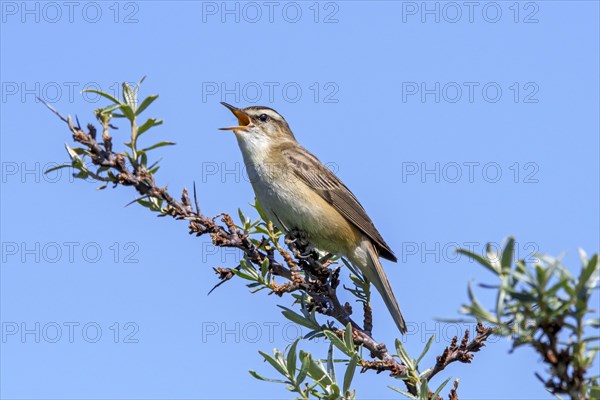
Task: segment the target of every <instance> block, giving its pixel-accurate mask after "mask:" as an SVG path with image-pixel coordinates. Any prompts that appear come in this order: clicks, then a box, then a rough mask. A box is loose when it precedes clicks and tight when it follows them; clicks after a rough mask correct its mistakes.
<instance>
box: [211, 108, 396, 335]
mask: <svg viewBox="0 0 600 400" xmlns="http://www.w3.org/2000/svg"><path fill="white" fill-rule="evenodd" d="M221 104H222V105H224V106H225V107H227V108H228V109H229V110H230V111H231V112H232V113H233V114H234V115H235V117H236V118H237V120H238V125H237V126H230V127H225V128H219V129H220V130H227V131H233V133H234V134H235V137H236V139H237V142H238V145H239V148H240V150H241V152H242V157H243V160H244V164H245V166H246V170H247V173H248V176H249V178H250V179H249V180H250V182H251V184H252V187H253V189H254V193H255V195H256V199H257V202H258V204H259V206H260V208H261V209H262V210H263V212H264V214H265V215H266V216H267V218H268V219H269V220H271V222H272V223H273V225H275V226H276V227H277V228H278V229H279V230H281V231H282V232H284V233H289V232H291V231H300V232H303V233H304V235H306V239H307V240H308V242H309V243H311V244H312V245H314V246H315V247H316V248H317V249H319V250H322V251H324V252H327V253H330V254H333V255H337V256H340V257H344V258H346V259H347V260H349V261H350V262H351V263H352V264H354V265H355V266H356V267H358V268H359V269H360V271H361V272H362V273H363V275H364V276H365V277H366V278H367V280H369V281H370V282H371V283H373V285H374V286H375V288H376V289H377V291H378V292H379V293H380V295H381V297H382V298H383V301H384V303H385V305H386V306H387V308H388V310H389V312H390V314H391V316H392V318H393V320H394V322H395V324H396V325H397V327H398V329H399V330H400V332H401V333H403V334H404V333H406V331H407V328H406V322H405V320H404V317H403V316H402V312H401V311H400V306H399V305H398V301H397V300H396V297H395V295H394V292H393V290H392V287H391V285H390V282H389V280H388V278H387V275H386V274H385V271H384V270H383V266H382V265H381V261H380V259H379V258H380V257H382V258H384V259H387V260H390V261H393V262H396V261H398V260H397V257H396V256H395V255H394V253H393V251H392V250H391V248H390V246H389V245H388V244H387V243H386V242H385V241H384V240H383V237H382V236H381V234H380V233H379V231H378V230H377V228H375V225H374V224H373V221H372V220H371V218H369V216H368V215H367V212H366V211H365V209H364V207H363V206H362V205H361V204H360V203H359V201H358V199H357V198H356V196H354V194H353V193H352V192H351V191H350V189H348V187H347V186H346V185H344V183H343V182H342V181H341V180H340V179H339V178H338V177H337V176H336V175H335V174H334V173H333V172H332V171H331V170H330V169H329V168H327V167H326V166H325V165H324V164H323V163H322V162H321V161H319V159H318V158H317V157H315V156H314V155H313V154H312V153H310V152H309V151H308V150H306V149H305V148H304V147H302V146H301V145H300V143H298V141H297V140H296V138H295V136H294V134H293V132H292V130H291V129H290V127H289V125H288V123H287V121H286V120H285V119H284V118H283V117H282V116H281V115H280V114H279V113H278V112H277V111H275V110H274V109H272V108H270V107H264V106H251V107H246V108H237V107H234V106H232V105H230V104H227V103H225V102H221Z"/></svg>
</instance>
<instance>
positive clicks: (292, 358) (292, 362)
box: [287, 339, 300, 376]
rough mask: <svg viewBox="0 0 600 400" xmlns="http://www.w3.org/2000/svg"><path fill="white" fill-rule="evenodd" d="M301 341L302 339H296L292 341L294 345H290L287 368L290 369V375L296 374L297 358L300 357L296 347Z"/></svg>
mask: <svg viewBox="0 0 600 400" xmlns="http://www.w3.org/2000/svg"><path fill="white" fill-rule="evenodd" d="M299 341H300V339H296V340H295V341H294V343H292V345H291V346H290V349H289V351H288V355H287V369H288V372H289V373H290V376H294V375H296V359H297V357H298V355H297V354H296V347H297V346H298V342H299Z"/></svg>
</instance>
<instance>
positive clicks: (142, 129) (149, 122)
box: [138, 118, 163, 137]
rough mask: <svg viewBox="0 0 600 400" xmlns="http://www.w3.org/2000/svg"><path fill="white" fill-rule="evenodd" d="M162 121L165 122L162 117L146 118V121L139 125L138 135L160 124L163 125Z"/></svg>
mask: <svg viewBox="0 0 600 400" xmlns="http://www.w3.org/2000/svg"><path fill="white" fill-rule="evenodd" d="M162 123H163V120H162V119H159V120H157V119H155V118H148V119H147V120H146V122H144V123H143V124H142V125H140V126H139V127H138V137H139V136H140V135H141V134H142V133H144V132H146V131H147V130H148V129H150V128H153V127H155V126H158V125H162Z"/></svg>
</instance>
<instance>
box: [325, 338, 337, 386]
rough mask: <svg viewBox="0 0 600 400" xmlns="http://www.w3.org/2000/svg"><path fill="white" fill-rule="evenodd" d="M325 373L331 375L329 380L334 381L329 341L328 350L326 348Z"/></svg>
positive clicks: (331, 348) (331, 345) (331, 349)
mask: <svg viewBox="0 0 600 400" xmlns="http://www.w3.org/2000/svg"><path fill="white" fill-rule="evenodd" d="M327 374H328V375H329V376H330V377H331V380H332V381H334V382H335V366H334V365H333V343H329V350H327Z"/></svg>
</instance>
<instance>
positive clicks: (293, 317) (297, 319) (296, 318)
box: [278, 305, 318, 329]
mask: <svg viewBox="0 0 600 400" xmlns="http://www.w3.org/2000/svg"><path fill="white" fill-rule="evenodd" d="M278 307H280V308H283V309H284V311H282V312H281V313H282V314H283V316H284V317H286V318H287V319H289V320H290V321H292V322H294V323H296V324H298V325H302V326H304V327H306V328H309V329H316V328H318V327H317V326H315V324H314V323H313V322H312V321H310V320H308V319H307V318H305V317H303V316H302V315H300V314H296V313H295V312H293V311H292V310H290V309H289V308H286V307H284V306H279V305H278Z"/></svg>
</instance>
